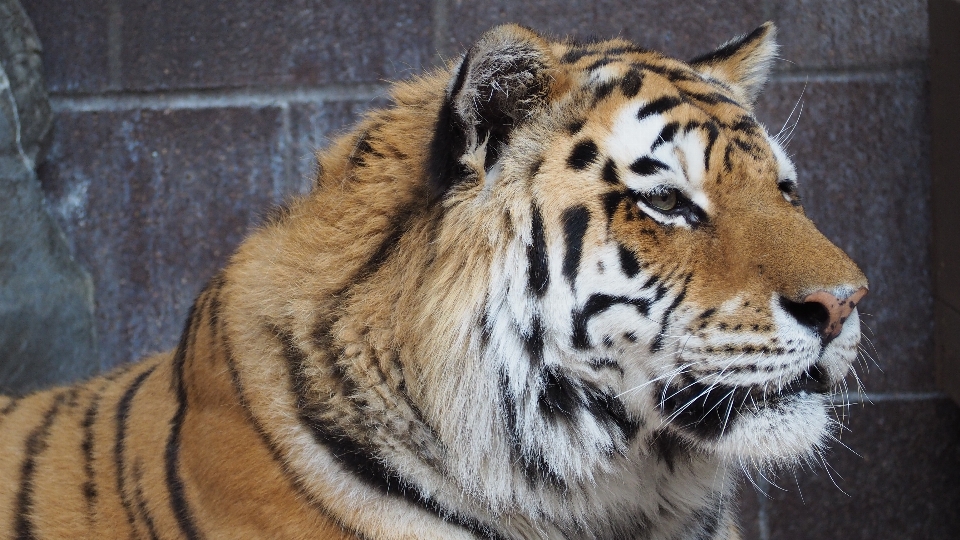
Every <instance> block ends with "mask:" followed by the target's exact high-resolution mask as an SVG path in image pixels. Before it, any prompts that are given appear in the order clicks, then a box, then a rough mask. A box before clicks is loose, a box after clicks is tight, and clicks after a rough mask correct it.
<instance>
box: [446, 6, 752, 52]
mask: <svg viewBox="0 0 960 540" xmlns="http://www.w3.org/2000/svg"><path fill="white" fill-rule="evenodd" d="M448 4H449V8H448V13H447V20H448V22H449V25H450V29H449V33H448V34H447V35H446V36H445V37H444V38H443V39H442V40H441V43H440V45H441V52H442V53H443V54H444V55H445V56H447V57H451V56H455V55H457V54H460V53H461V52H463V50H465V49H466V47H469V46H470V44H471V43H472V42H473V41H474V40H476V39H477V38H478V37H480V34H482V33H483V32H484V31H485V30H487V29H488V28H490V27H491V26H493V25H496V24H502V23H508V22H515V23H520V24H525V25H527V26H530V27H531V28H534V29H536V30H537V31H540V32H544V33H548V34H552V35H555V36H569V37H573V38H577V39H591V38H603V39H607V38H610V37H613V36H618V35H619V36H622V37H624V38H626V39H629V40H632V41H634V42H636V43H637V44H638V45H641V46H644V47H650V48H652V49H657V50H661V51H664V52H666V53H668V54H671V55H675V56H678V57H680V58H691V57H693V56H696V55H698V54H701V53H705V52H708V51H711V50H713V49H714V48H715V47H717V46H718V45H720V44H721V43H724V42H726V41H727V40H729V39H730V38H732V37H734V36H736V35H739V34H743V33H745V32H749V31H751V30H753V29H754V28H756V27H757V26H759V25H760V24H762V23H763V22H764V21H765V20H767V19H768V18H769V14H768V12H767V10H766V8H765V6H764V4H763V3H762V2H703V1H701V0H648V1H643V2H638V1H633V0H599V1H594V2H583V1H580V0H519V1H515V0H514V1H511V0H494V1H487V2H474V1H470V0H449V1H448Z"/></svg>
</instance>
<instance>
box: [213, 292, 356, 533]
mask: <svg viewBox="0 0 960 540" xmlns="http://www.w3.org/2000/svg"><path fill="white" fill-rule="evenodd" d="M218 279H220V280H221V283H220V286H218V287H217V289H218V292H217V294H215V295H214V296H213V298H212V299H211V301H210V310H211V313H212V314H213V313H220V309H221V303H220V296H219V291H220V289H221V287H222V286H223V284H224V283H225V282H224V281H222V279H223V278H222V276H221V277H218ZM211 321H214V322H216V323H217V325H216V326H215V327H212V328H211V337H212V339H213V340H214V341H213V343H212V347H213V349H214V350H219V351H221V353H222V354H223V357H224V361H225V363H226V365H227V371H229V373H230V382H231V384H232V385H233V389H234V390H235V391H236V395H237V401H238V402H239V403H240V406H241V407H242V408H243V411H244V414H245V415H246V417H247V420H248V421H249V422H250V423H251V425H253V428H254V430H255V431H256V432H257V435H258V436H259V437H260V440H261V442H263V445H264V446H265V447H266V448H267V450H268V451H269V452H270V456H271V457H272V458H273V461H274V463H276V464H277V466H278V467H279V468H280V470H281V471H282V472H283V476H284V477H285V478H286V479H287V481H288V482H289V483H290V487H291V488H293V490H294V491H295V492H296V493H297V495H298V496H299V497H302V498H303V499H304V500H306V501H308V503H309V504H310V505H311V506H313V507H314V508H315V509H316V510H317V511H318V512H320V513H321V514H322V515H324V516H326V517H328V518H329V519H330V520H331V521H333V522H335V523H337V524H339V525H340V526H341V527H343V528H344V529H348V527H346V526H345V525H344V524H343V523H341V522H340V518H338V517H337V516H336V515H334V513H333V512H331V511H330V509H329V508H327V507H326V506H325V505H324V504H323V503H322V502H320V501H319V500H317V498H316V495H315V494H314V493H312V492H311V491H310V490H308V489H307V487H306V486H304V485H303V481H302V480H301V479H300V477H299V476H298V475H297V474H296V472H294V471H293V469H292V468H291V467H290V463H289V462H288V461H287V460H286V458H284V456H283V453H282V452H281V451H280V449H279V448H278V447H277V445H276V444H274V442H273V440H272V439H271V438H270V435H269V434H268V433H267V430H266V429H264V427H263V425H262V424H261V423H260V421H259V420H258V419H257V418H256V417H255V416H254V415H253V411H252V410H251V409H250V402H249V401H248V400H247V397H246V394H245V392H244V389H243V381H242V380H241V379H240V372H239V370H238V369H237V364H236V360H235V359H234V357H233V352H232V350H231V348H230V342H229V341H228V337H227V335H226V328H225V325H226V323H225V321H224V320H223V318H222V317H219V316H218V317H215V318H214V317H211ZM351 532H353V533H354V534H357V535H358V536H361V538H362V535H360V534H359V533H358V532H356V531H351Z"/></svg>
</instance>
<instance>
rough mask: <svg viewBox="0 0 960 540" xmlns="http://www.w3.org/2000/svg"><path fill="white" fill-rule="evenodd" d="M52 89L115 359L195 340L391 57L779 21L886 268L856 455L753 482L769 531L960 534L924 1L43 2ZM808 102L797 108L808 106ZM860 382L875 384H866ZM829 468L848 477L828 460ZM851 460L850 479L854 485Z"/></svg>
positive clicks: (825, 151)
mask: <svg viewBox="0 0 960 540" xmlns="http://www.w3.org/2000/svg"><path fill="white" fill-rule="evenodd" d="M23 4H24V6H25V8H26V10H27V11H28V13H29V14H30V16H31V17H32V19H33V21H34V24H35V26H36V28H37V31H38V33H39V35H40V38H41V40H42V41H43V44H44V47H45V56H44V61H45V76H46V80H47V84H48V86H49V90H50V91H51V93H52V96H53V98H52V103H53V107H54V111H55V121H54V131H53V140H52V144H51V149H50V152H49V155H48V157H47V160H46V162H45V163H44V164H42V165H41V167H40V169H39V175H40V178H41V181H42V183H43V187H44V190H45V193H46V197H47V201H48V203H49V208H50V209H51V211H52V212H53V213H54V215H55V216H56V218H57V219H58V221H59V223H60V225H61V226H62V227H63V228H64V230H65V231H67V237H68V239H69V242H70V244H71V248H72V250H73V253H74V256H75V257H76V259H77V260H78V261H80V263H81V264H82V265H83V266H84V267H85V268H86V269H87V270H88V271H89V272H90V274H91V275H92V277H93V281H94V287H95V291H96V293H95V294H96V297H95V298H96V317H97V327H98V328H97V332H98V338H99V349H100V351H102V359H101V364H100V366H99V368H100V369H107V368H110V367H112V366H115V365H117V364H120V363H123V362H128V361H132V360H134V359H136V358H138V357H139V356H141V355H143V354H144V353H146V352H149V351H155V350H161V349H166V348H169V347H172V346H173V345H174V344H175V341H176V338H177V334H178V332H179V330H180V325H181V321H182V319H183V318H184V316H185V314H186V311H187V309H188V306H189V303H190V302H191V301H192V299H193V296H194V295H195V294H196V293H197V292H198V291H199V289H200V287H201V286H202V284H203V282H204V281H205V280H206V279H208V278H209V277H210V276H211V275H212V274H213V273H214V271H215V270H216V269H217V268H218V267H219V266H221V265H222V264H223V263H224V261H225V260H226V259H227V257H228V256H229V254H230V253H231V251H232V250H233V248H234V247H235V246H236V245H237V243H238V242H239V241H240V239H241V238H242V237H243V235H244V233H245V231H246V230H247V229H248V227H249V226H250V225H251V224H252V223H255V222H256V221H257V220H258V218H259V216H260V215H262V214H263V212H264V211H265V209H266V207H268V206H269V205H270V204H272V203H275V202H278V201H280V200H282V199H283V197H284V196H286V195H287V194H290V193H294V192H297V191H300V190H303V189H304V188H305V185H306V177H307V175H308V174H309V171H310V170H311V167H312V158H311V153H312V151H313V149H314V148H316V147H317V146H323V145H324V144H326V142H327V141H328V140H329V138H330V137H331V136H333V135H334V134H335V133H336V132H337V131H338V130H340V129H341V128H343V127H344V126H346V125H348V124H349V123H350V122H352V121H353V120H354V119H355V118H356V117H357V115H358V114H360V113H361V112H362V111H363V110H364V109H366V108H368V107H370V106H373V105H376V104H377V103H378V100H379V99H381V98H382V95H383V93H384V91H385V88H386V83H385V82H384V81H385V80H387V79H394V78H398V77H405V76H408V75H409V74H412V73H416V72H419V71H421V70H422V69H424V68H426V67H429V66H431V65H435V64H436V63H437V62H440V61H442V59H445V58H452V57H453V56H455V55H456V54H457V53H458V52H460V51H461V50H462V49H463V48H464V47H465V46H466V45H468V44H469V43H470V42H471V40H473V39H475V38H476V37H477V36H479V34H480V33H481V32H482V31H483V30H485V29H486V28H488V27H489V26H491V25H494V24H497V23H500V22H510V21H513V22H520V23H523V24H527V25H529V26H531V27H533V28H535V29H538V30H540V31H544V32H550V33H554V34H558V35H573V36H578V37H589V36H591V35H596V36H603V37H607V36H614V35H622V36H624V37H627V38H629V39H632V40H634V41H636V42H637V43H639V44H642V45H646V46H650V47H657V48H661V49H663V50H665V51H666V52H668V53H672V54H675V55H679V56H681V57H688V56H692V55H694V54H696V53H699V52H703V51H707V50H709V49H711V48H712V47H714V46H716V45H719V44H720V43H722V42H724V41H726V40H727V39H728V38H730V37H732V36H733V35H735V34H738V33H742V32H746V31H749V30H752V29H753V28H755V27H756V26H757V25H759V24H760V23H762V22H763V21H765V20H774V21H776V22H777V24H778V25H779V27H780V30H781V33H780V39H781V43H782V45H783V49H782V53H781V56H782V58H783V60H782V61H781V62H780V63H779V64H778V65H777V73H776V75H775V77H774V79H773V81H772V83H771V84H770V85H769V87H768V89H767V91H766V94H765V95H764V97H763V98H762V99H761V101H760V104H759V111H758V115H759V117H760V119H761V120H762V121H763V122H764V123H766V124H767V125H768V126H769V127H770V129H772V130H774V131H776V130H779V128H780V126H781V125H782V124H783V123H784V122H785V121H786V120H787V118H788V116H789V114H790V111H791V110H792V109H793V108H794V105H795V104H796V103H797V101H798V100H800V99H801V97H802V106H803V113H802V117H801V119H800V122H799V125H798V127H797V129H796V132H795V134H794V137H793V140H792V142H791V144H790V147H789V151H790V153H791V154H792V155H793V156H794V157H795V159H796V161H797V163H798V165H799V171H800V181H801V184H802V191H803V195H804V198H805V201H806V206H807V209H808V213H809V214H810V215H811V216H812V217H813V219H814V220H815V221H816V222H817V223H818V225H819V226H820V227H821V228H822V230H823V231H824V232H825V233H826V234H827V236H829V237H830V238H832V239H833V240H834V241H836V242H837V243H838V244H839V245H840V246H841V247H843V248H844V249H845V250H847V251H848V252H849V253H850V254H851V255H852V256H853V257H854V259H855V260H857V261H858V262H859V263H860V264H861V266H862V268H863V269H864V271H865V272H866V273H867V275H868V276H869V278H870V280H871V294H870V296H868V297H867V300H866V301H865V302H864V303H863V304H862V308H861V309H862V310H863V312H864V313H865V316H864V321H865V324H866V327H867V328H868V329H867V330H866V335H867V337H868V338H869V339H868V341H867V342H866V343H865V346H866V347H867V348H868V349H869V350H870V351H873V350H874V349H875V350H876V352H875V353H872V355H873V356H875V357H876V358H877V361H878V363H879V365H873V364H872V363H868V364H869V365H865V366H861V368H860V369H859V372H860V378H861V379H862V380H863V384H864V387H865V388H866V391H867V394H866V396H865V399H864V400H865V401H870V402H872V403H873V404H872V405H871V404H866V405H865V406H860V405H855V406H854V407H852V408H851V410H850V411H849V414H850V428H851V429H850V431H849V432H845V433H844V434H843V437H842V440H843V443H844V444H845V445H847V446H849V447H850V448H851V449H852V450H850V449H847V448H844V447H843V446H839V445H838V447H837V448H836V449H834V451H833V452H832V453H831V456H830V462H831V463H832V465H833V467H834V468H835V470H831V471H829V472H828V471H825V470H823V469H822V468H819V469H816V470H813V471H809V470H805V471H799V472H798V473H797V474H796V477H794V476H793V475H789V474H787V475H784V476H782V477H780V478H778V479H775V480H774V483H770V482H767V481H766V480H764V479H762V478H758V479H757V484H758V486H759V490H755V489H753V488H752V487H751V486H749V485H748V486H747V487H746V489H745V490H744V493H743V496H742V506H743V510H744V516H743V525H744V528H745V530H746V533H747V537H748V538H753V539H764V540H767V539H794V538H797V539H799V538H844V539H845V540H853V539H860V538H863V539H871V540H877V539H884V538H891V539H892V538H897V539H899V538H956V537H960V512H957V508H960V410H958V409H957V408H956V407H955V406H954V405H953V404H952V403H951V402H949V401H947V400H946V399H945V398H944V396H943V395H942V394H940V393H939V392H938V391H937V389H936V388H935V386H934V381H933V364H932V360H931V352H932V329H933V326H932V296H931V274H930V267H929V246H928V244H929V239H930V217H929V208H930V198H929V197H930V195H929V193H930V172H929V136H928V117H927V115H928V110H927V101H928V100H927V66H926V61H927V57H928V35H927V22H928V21H927V8H926V2H925V0H900V1H893V0H876V1H872V2H860V1H856V0H783V1H774V0H765V1H747V0H737V1H730V2H723V3H720V2H716V3H712V2H702V1H700V0H670V1H667V0H600V1H596V2H592V3H586V2H583V1H581V0H577V1H574V0H557V1H545V0H515V1H486V2H468V1H458V0H409V1H404V2H393V1H386V0H377V1H365V2H354V1H350V0H341V1H326V2H311V1H308V0H235V1H233V2H210V1H199V0H182V1H180V2H175V3H174V2H159V1H150V0H106V1H104V0H99V1H98V0H24V1H23ZM798 109H799V107H798ZM855 399H856V398H855ZM831 477H832V478H831ZM834 482H836V484H838V486H839V487H837V486H835V485H834Z"/></svg>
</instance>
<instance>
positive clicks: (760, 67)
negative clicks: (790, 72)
mask: <svg viewBox="0 0 960 540" xmlns="http://www.w3.org/2000/svg"><path fill="white" fill-rule="evenodd" d="M776 36H777V28H776V26H774V24H773V23H772V22H767V23H764V24H763V25H762V26H760V27H759V28H757V29H756V30H754V31H753V32H750V33H749V34H746V35H743V36H740V37H737V38H734V39H732V40H730V41H728V42H727V43H724V44H723V45H721V46H720V48H718V49H717V50H715V51H713V52H711V53H707V54H704V55H702V56H698V57H696V58H694V59H693V60H690V62H689V63H690V65H692V66H693V67H694V68H695V69H697V70H698V71H700V72H701V73H703V74H705V75H707V76H709V77H712V78H714V79H717V80H719V81H721V82H724V83H726V84H728V85H730V86H731V87H732V88H733V90H734V91H735V92H736V93H737V94H739V95H738V96H737V97H738V98H739V99H738V101H741V102H742V103H743V104H744V105H746V106H748V107H752V106H753V103H754V102H755V101H756V99H757V96H758V95H759V94H760V89H761V88H763V85H764V84H765V83H766V82H767V78H768V77H769V76H770V70H771V68H772V66H773V60H774V58H776V56H777V50H778V49H779V46H778V45H777V39H776Z"/></svg>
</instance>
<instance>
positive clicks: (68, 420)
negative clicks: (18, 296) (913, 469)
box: [0, 23, 868, 540]
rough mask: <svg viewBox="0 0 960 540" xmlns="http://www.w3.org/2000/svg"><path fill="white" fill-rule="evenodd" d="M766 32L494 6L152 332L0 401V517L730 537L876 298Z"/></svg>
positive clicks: (825, 432) (274, 529)
mask: <svg viewBox="0 0 960 540" xmlns="http://www.w3.org/2000/svg"><path fill="white" fill-rule="evenodd" d="M775 34H776V29H775V27H774V25H773V24H772V23H766V24H764V25H762V26H760V27H759V28H757V29H756V30H754V31H753V32H751V33H749V34H745V35H742V36H740V37H737V38H735V39H733V40H731V41H729V42H727V43H725V44H723V45H722V46H720V47H719V48H717V49H716V50H714V51H712V52H710V53H708V54H705V55H702V56H699V57H697V58H695V59H693V60H691V61H689V62H684V61H681V60H677V59H674V58H671V57H668V56H666V55H664V54H662V53H659V52H655V51H651V50H647V49H644V48H641V47H639V46H637V45H635V44H633V43H631V42H629V41H626V40H623V39H614V40H608V41H574V40H572V39H552V38H548V37H545V36H543V35H541V34H538V33H537V32H535V31H533V30H530V29H527V28H525V27H521V26H517V25H504V26H499V27H496V28H493V29H491V30H489V31H487V32H486V33H484V34H483V35H482V36H481V37H480V38H479V39H478V40H477V41H476V42H475V43H474V44H473V45H472V46H470V48H469V49H468V50H467V51H466V53H465V54H463V55H462V56H461V57H459V58H458V59H455V60H453V61H451V62H450V63H449V65H447V66H446V67H440V68H436V69H434V71H432V72H430V73H427V74H424V75H421V76H419V77H418V78H415V79H412V80H407V81H403V82H399V83H396V84H395V85H394V86H392V87H391V90H390V94H389V98H387V101H388V105H387V106H385V107H384V108H382V109H379V110H373V111H371V112H369V113H367V114H366V115H365V117H364V118H363V119H362V120H361V121H360V122H359V124H358V125H357V126H356V127H355V128H354V129H353V130H352V131H350V132H348V133H345V134H343V135H342V136H340V137H339V138H338V139H336V140H335V141H333V142H332V143H331V144H330V146H329V147H328V148H327V149H325V150H323V151H320V152H319V153H318V158H317V167H316V170H317V172H316V177H315V179H314V181H313V184H312V187H311V191H310V192H309V193H307V194H305V195H302V196H298V197H295V198H293V199H291V200H290V201H288V202H287V203H285V204H284V205H283V206H282V207H280V208H279V209H278V211H277V212H275V213H274V215H272V216H270V217H269V218H268V219H265V220H264V222H263V223H261V224H260V225H258V226H257V227H255V228H254V230H253V231H251V233H250V234H249V236H248V237H247V238H246V239H245V241H243V242H242V244H241V245H240V247H239V248H238V249H237V251H236V252H235V253H234V255H233V256H232V258H231V259H230V260H229V262H228V264H227V265H226V266H225V268H224V269H223V270H221V271H220V272H219V273H218V274H217V275H215V276H214V277H213V278H212V279H211V280H210V281H209V282H208V283H207V284H206V286H205V288H204V289H203V290H202V292H201V293H200V294H199V296H198V297H197V299H196V301H195V302H194V304H193V305H192V307H191V309H190V312H189V315H188V317H187V320H186V324H185V327H184V330H183V332H182V335H181V337H180V340H179V343H178V345H177V346H176V348H175V349H174V350H172V351H169V352H165V353H161V354H157V355H154V356H150V357H148V358H146V359H144V360H142V361H141V362H139V363H135V364H128V365H124V366H123V367H121V368H119V369H116V370H115V371H112V372H110V373H107V374H106V375H103V376H100V377H97V378H93V379H91V380H88V381H86V382H81V383H79V384H76V385H73V386H67V387H61V388H53V389H47V390H43V391H39V392H36V393H33V394H29V395H26V396H21V397H13V396H8V397H3V398H0V531H2V534H3V535H4V537H11V538H17V539H29V538H38V539H39V538H97V539H100V538H124V539H126V538H149V539H170V538H187V539H201V538H231V539H232V538H238V539H242V538H294V539H307V538H320V539H331V540H346V539H366V540H375V539H401V538H404V539H430V538H436V539H464V540H466V539H475V538H487V539H496V540H507V539H662V540H667V539H728V540H729V539H737V538H740V532H739V526H738V524H737V508H736V502H735V501H736V493H737V489H739V486H740V485H741V484H744V483H745V477H746V476H747V473H751V471H760V472H761V473H762V472H763V471H774V472H776V471H780V470H781V469H784V468H791V467H796V466H798V465H803V464H805V463H810V462H813V461H815V460H817V459H818V458H819V456H821V455H822V453H823V452H824V451H825V450H826V449H827V448H828V446H829V445H830V443H831V441H832V440H834V437H835V434H836V432H837V430H838V429H839V423H838V422H839V420H837V419H836V418H835V417H834V414H833V413H835V411H834V410H833V409H832V407H833V403H834V402H833V396H834V394H836V393H837V392H839V391H841V389H842V388H843V385H844V384H845V382H844V381H845V379H846V377H847V376H848V375H849V374H850V373H851V371H852V365H853V362H854V361H855V360H856V357H857V347H858V342H859V339H860V323H859V318H858V311H857V304H858V303H859V302H860V301H861V299H862V298H863V296H864V295H865V294H866V293H867V290H868V282H867V279H866V277H865V276H864V274H863V273H862V272H861V270H860V269H859V268H858V267H857V265H856V264H855V263H854V262H853V261H852V260H851V259H850V258H849V257H848V256H847V255H846V254H845V253H844V252H843V251H841V250H840V249H839V248H838V247H837V246H835V245H834V244H833V243H831V242H830V241H829V240H828V239H827V238H825V237H824V236H823V235H822V234H821V233H820V232H819V231H818V230H817V228H816V227H815V225H814V224H813V223H812V221H811V220H810V219H809V218H808V217H807V216H806V215H805V212H804V207H803V206H802V204H801V199H800V194H799V189H798V175H797V172H796V169H795V167H794V165H793V164H792V163H791V161H790V159H789V157H788V156H787V153H786V151H785V150H784V148H783V147H782V145H781V144H780V143H779V142H778V140H777V138H776V137H775V136H771V135H770V134H769V133H768V131H767V130H766V128H765V127H764V126H763V125H761V124H760V123H759V122H758V121H757V120H756V119H755V117H754V115H753V107H754V105H755V102H756V99H757V97H758V95H759V92H760V90H761V89H762V87H763V86H764V84H765V83H766V81H767V79H768V78H769V76H770V73H771V71H772V63H773V61H774V60H775V58H776V54H777V47H778V46H777V43H776V35H775Z"/></svg>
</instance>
